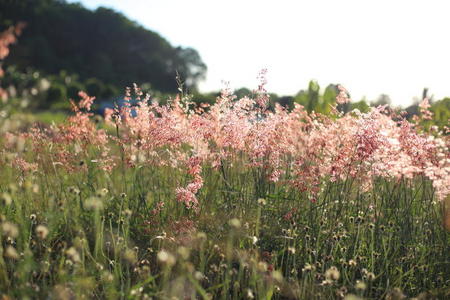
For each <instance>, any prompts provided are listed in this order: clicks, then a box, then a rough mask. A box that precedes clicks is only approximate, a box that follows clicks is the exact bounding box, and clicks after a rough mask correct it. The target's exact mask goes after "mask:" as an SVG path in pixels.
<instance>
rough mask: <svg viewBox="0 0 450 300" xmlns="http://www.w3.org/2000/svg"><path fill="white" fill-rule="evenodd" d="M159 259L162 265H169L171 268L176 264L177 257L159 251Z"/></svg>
mask: <svg viewBox="0 0 450 300" xmlns="http://www.w3.org/2000/svg"><path fill="white" fill-rule="evenodd" d="M157 258H158V261H159V262H160V263H161V264H163V265H167V266H168V267H171V266H173V265H174V264H175V263H176V259H175V256H173V255H172V254H170V253H169V252H167V251H165V250H161V251H159V252H158V255H157Z"/></svg>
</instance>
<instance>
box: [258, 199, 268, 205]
mask: <svg viewBox="0 0 450 300" xmlns="http://www.w3.org/2000/svg"><path fill="white" fill-rule="evenodd" d="M258 204H259V205H262V206H264V205H266V204H267V201H266V199H263V198H259V199H258Z"/></svg>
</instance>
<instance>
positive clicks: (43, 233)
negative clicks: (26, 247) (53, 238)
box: [36, 225, 48, 240]
mask: <svg viewBox="0 0 450 300" xmlns="http://www.w3.org/2000/svg"><path fill="white" fill-rule="evenodd" d="M36 235H37V237H38V238H39V239H40V240H45V239H46V238H47V235H48V228H47V227H46V226H44V225H38V226H37V227H36Z"/></svg>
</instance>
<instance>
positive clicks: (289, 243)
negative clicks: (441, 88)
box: [0, 77, 450, 300]
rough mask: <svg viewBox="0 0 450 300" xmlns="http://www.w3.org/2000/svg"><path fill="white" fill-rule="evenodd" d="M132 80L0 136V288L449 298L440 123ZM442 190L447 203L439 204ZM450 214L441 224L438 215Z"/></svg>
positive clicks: (101, 294) (93, 294)
mask: <svg viewBox="0 0 450 300" xmlns="http://www.w3.org/2000/svg"><path fill="white" fill-rule="evenodd" d="M264 84H265V81H264V77H262V78H261V85H260V86H259V88H258V89H257V90H255V91H254V93H253V95H251V96H250V97H243V98H241V99H236V97H234V96H233V94H232V93H231V91H230V90H228V89H224V90H223V92H222V95H221V96H220V97H219V98H218V99H217V102H216V103H215V104H214V105H212V106H208V105H203V106H197V105H194V104H193V103H192V102H190V98H189V97H187V96H185V95H183V94H181V95H180V96H179V97H177V98H174V99H169V100H168V102H167V104H164V105H163V104H159V103H158V102H157V101H154V100H152V99H150V97H149V96H147V95H144V94H143V93H142V92H141V91H140V89H139V88H138V87H135V88H134V89H128V90H127V93H126V99H128V100H131V99H133V100H138V105H137V106H131V105H128V106H127V105H125V106H123V107H120V108H119V107H118V108H117V109H114V110H108V111H107V112H106V114H105V116H104V118H103V117H100V116H98V115H94V114H92V113H91V106H92V105H93V101H94V98H92V97H90V96H88V95H87V94H85V93H82V92H81V93H80V101H79V102H78V103H72V108H73V114H72V115H71V116H70V117H68V118H67V120H65V121H64V122H61V123H58V124H53V125H47V124H45V123H42V122H40V123H36V124H35V125H32V126H16V127H17V128H18V129H17V130H12V129H11V128H12V126H8V131H7V132H2V135H1V138H0V168H1V172H0V196H1V201H2V202H1V203H2V205H1V206H0V229H1V230H0V295H1V296H2V297H3V299H36V298H40V299H347V300H350V299H406V298H408V299H409V298H414V297H415V299H449V298H450V233H449V232H448V231H447V230H446V229H445V224H446V221H447V224H448V222H449V220H446V219H445V218H449V216H450V213H448V211H447V214H446V211H445V209H448V207H449V206H450V203H449V192H450V190H449V188H450V154H449V148H448V147H449V144H450V140H449V138H448V128H437V127H430V126H422V125H421V124H424V122H426V120H427V119H429V118H432V116H431V114H430V112H429V111H428V107H429V105H428V100H427V99H425V100H424V101H423V102H422V103H421V110H422V111H421V117H420V118H418V119H416V120H414V121H413V122H409V121H407V120H406V119H405V118H404V117H403V116H402V114H401V113H397V112H394V111H392V110H390V109H389V108H388V107H378V108H374V109H372V110H371V111H370V112H368V113H361V112H358V111H352V112H349V113H346V114H344V113H342V112H341V109H340V108H341V106H342V105H344V104H345V103H346V102H348V101H349V100H350V99H348V94H347V92H346V91H345V89H343V88H341V89H340V93H339V95H338V97H337V99H336V104H335V105H334V106H333V107H332V113H331V114H330V115H328V116H325V115H320V114H315V113H308V112H307V111H305V110H304V109H303V108H302V107H301V106H296V107H295V108H294V109H293V110H291V111H288V110H286V109H284V108H282V107H281V106H277V107H276V108H275V110H269V109H268V108H267V102H268V94H267V92H266V91H265V87H264ZM446 203H447V208H446V206H445V204H446ZM447 229H449V228H448V227H447Z"/></svg>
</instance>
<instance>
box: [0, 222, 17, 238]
mask: <svg viewBox="0 0 450 300" xmlns="http://www.w3.org/2000/svg"><path fill="white" fill-rule="evenodd" d="M2 232H3V235H4V236H6V237H8V236H9V237H12V238H16V237H17V236H18V235H19V228H17V226H16V225H15V224H13V223H11V222H3V223H2Z"/></svg>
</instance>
